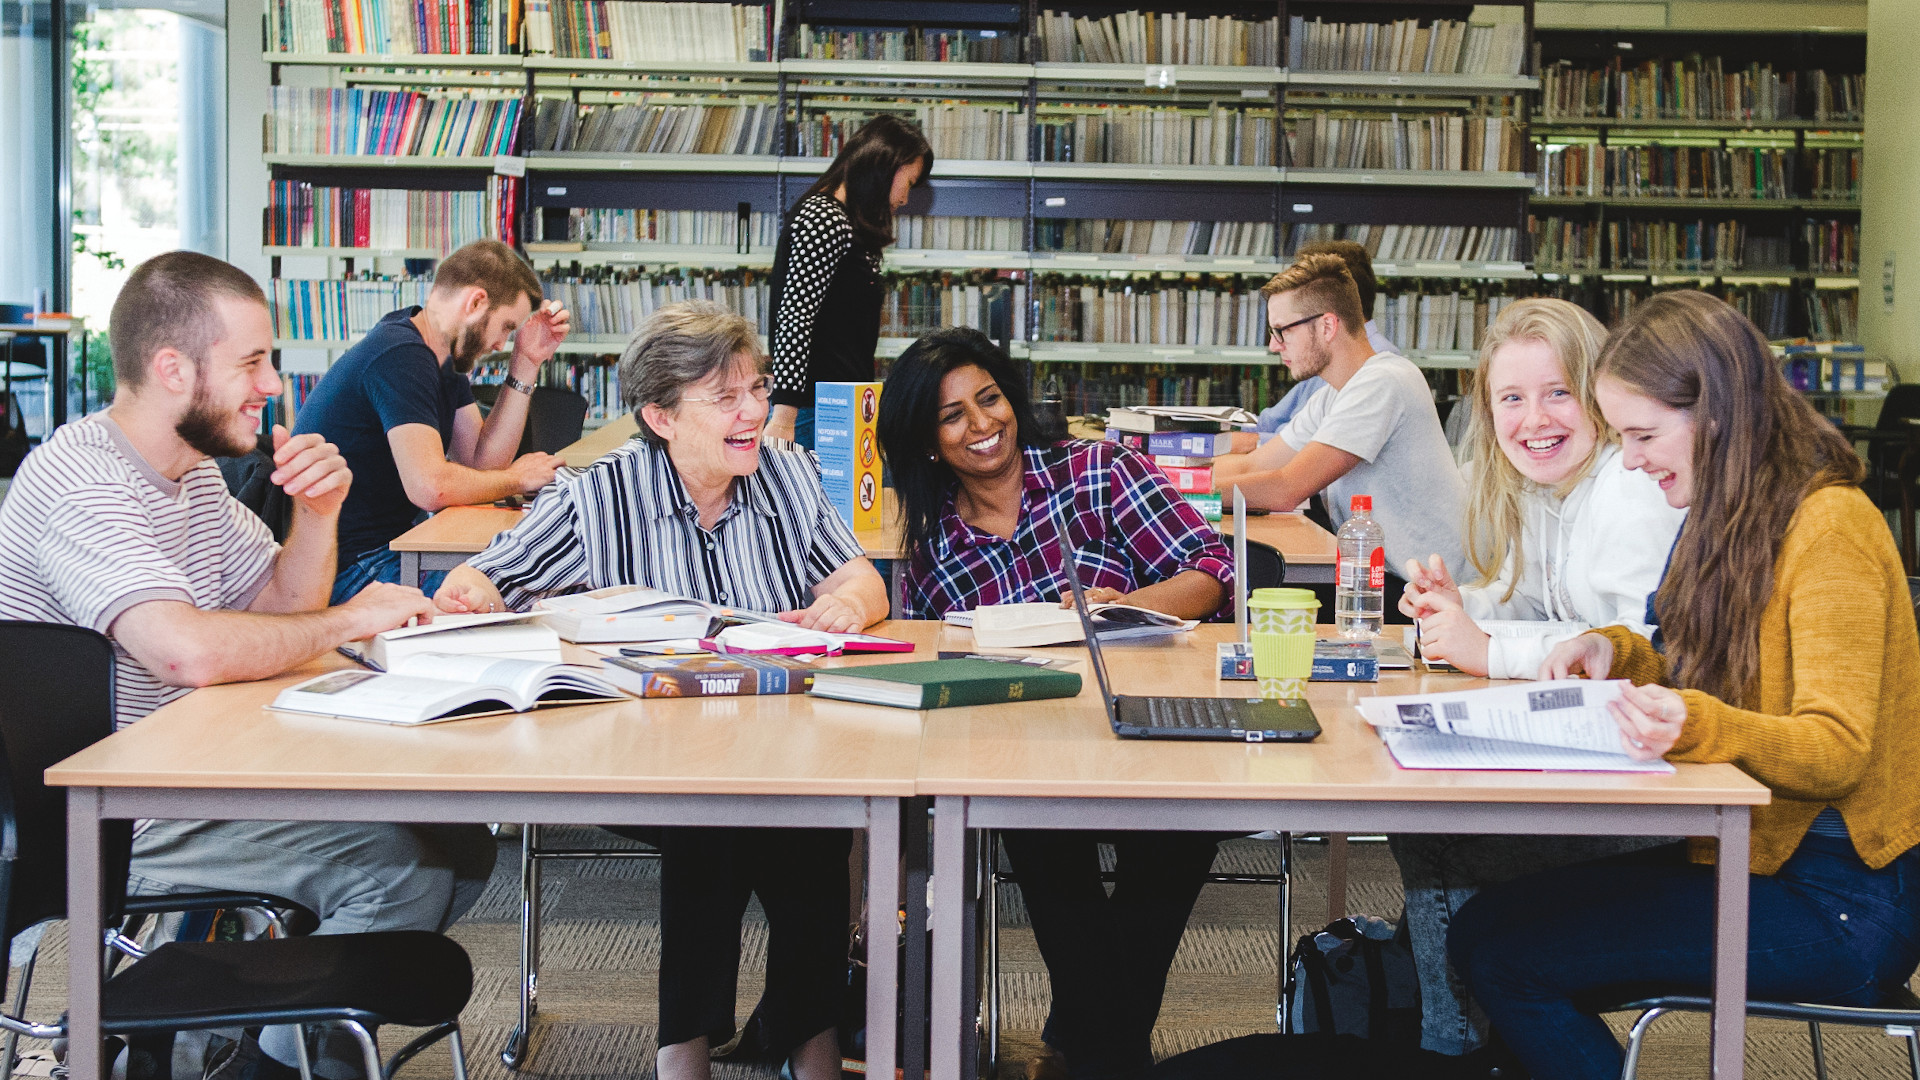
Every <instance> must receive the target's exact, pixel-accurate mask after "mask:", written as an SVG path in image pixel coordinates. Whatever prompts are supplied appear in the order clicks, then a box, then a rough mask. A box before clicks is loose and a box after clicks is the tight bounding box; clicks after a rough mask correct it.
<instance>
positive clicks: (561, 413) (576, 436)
mask: <svg viewBox="0 0 1920 1080" xmlns="http://www.w3.org/2000/svg"><path fill="white" fill-rule="evenodd" d="M586 426H587V399H586V398H585V397H583V396H581V394H580V393H579V392H578V391H574V390H567V389H565V388H562V387H558V386H536V387H534V388H533V400H531V401H529V402H528V403H527V430H526V434H524V435H522V436H521V437H520V452H521V453H523V454H530V453H533V452H535V451H538V452H539V453H542V454H557V453H559V452H560V451H561V450H562V449H563V448H565V447H567V446H569V445H571V444H573V443H576V442H578V441H580V433H581V432H582V431H585V430H586Z"/></svg>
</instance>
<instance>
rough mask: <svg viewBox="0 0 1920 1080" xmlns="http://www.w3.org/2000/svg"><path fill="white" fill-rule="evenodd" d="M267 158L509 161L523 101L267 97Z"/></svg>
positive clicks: (301, 93) (405, 93) (407, 94)
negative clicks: (321, 156) (351, 156)
mask: <svg viewBox="0 0 1920 1080" xmlns="http://www.w3.org/2000/svg"><path fill="white" fill-rule="evenodd" d="M268 95H269V97H268V101H267V117H266V120H267V122H266V147H265V149H266V152H267V153H269V154H276V153H277V154H368V155H380V156H383V157H384V156H391V155H401V156H405V155H417V156H430V157H495V156H498V155H501V154H511V153H513V148H514V137H515V136H516V135H518V134H519V131H520V104H521V99H520V98H519V97H518V96H515V97H497V96H496V97H485V96H453V95H450V94H446V93H435V94H431V95H428V94H420V93H414V92H413V91H410V90H360V89H353V90H319V89H307V88H303V87H297V86H275V87H271V88H269V90H268Z"/></svg>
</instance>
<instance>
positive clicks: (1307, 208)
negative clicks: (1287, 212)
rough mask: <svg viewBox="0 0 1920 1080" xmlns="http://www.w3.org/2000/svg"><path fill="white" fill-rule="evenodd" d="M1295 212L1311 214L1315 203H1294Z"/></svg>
mask: <svg viewBox="0 0 1920 1080" xmlns="http://www.w3.org/2000/svg"><path fill="white" fill-rule="evenodd" d="M1293 212H1294V213H1296V214H1311V213H1313V204H1312V203H1310V202H1297V203H1294V204H1293Z"/></svg>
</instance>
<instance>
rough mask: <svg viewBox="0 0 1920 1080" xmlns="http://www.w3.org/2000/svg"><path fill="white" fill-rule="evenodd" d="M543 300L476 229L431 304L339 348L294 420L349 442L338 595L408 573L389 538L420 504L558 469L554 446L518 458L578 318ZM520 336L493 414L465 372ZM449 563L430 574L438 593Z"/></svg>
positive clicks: (442, 269)
mask: <svg viewBox="0 0 1920 1080" xmlns="http://www.w3.org/2000/svg"><path fill="white" fill-rule="evenodd" d="M568 325H569V323H568V315H567V310H566V309H565V308H563V307H561V306H560V305H558V304H543V301H542V298H541V293H540V279H539V278H537V277H535V276H534V274H533V269H532V268H531V267H529V266H528V265H527V264H526V262H525V261H524V260H522V259H521V258H520V257H519V256H518V255H516V254H514V251H513V249H512V248H510V247H508V246H507V245H505V244H503V243H501V242H499V241H498V240H479V241H475V242H474V243H471V244H468V245H467V246H465V247H463V248H461V249H460V250H458V251H456V252H454V253H453V254H451V255H449V256H447V257H446V258H445V259H442V260H440V265H439V267H438V268H437V269H436V270H435V272H434V275H433V289H432V291H431V292H429V293H428V294H427V303H426V306H424V307H407V308H402V309H400V310H399V311H395V312H393V313H391V314H389V315H387V316H386V317H385V318H383V319H381V320H380V321H379V322H378V323H377V324H375V325H374V328H373V329H372V330H370V331H368V333H367V336H366V337H364V338H362V339H360V341H359V342H358V343H357V344H355V345H354V346H353V347H352V348H350V349H348V350H347V351H346V352H344V353H341V354H340V358H339V359H338V360H336V361H334V364H333V367H331V368H329V369H328V370H327V375H326V377H325V378H323V379H321V380H320V385H318V386H316V387H314V390H313V393H312V394H310V395H309V396H308V397H307V402H306V404H305V405H303V406H301V408H300V412H299V415H298V416H296V417H295V418H294V419H295V430H296V431H299V432H302V433H306V432H313V433H316V434H319V435H321V436H323V437H325V438H326V439H328V440H330V441H331V442H333V443H334V444H336V445H338V446H339V447H340V453H341V456H343V457H345V458H346V459H347V464H348V465H349V466H350V467H351V468H352V469H353V475H354V485H353V493H352V494H350V495H349V496H347V501H346V505H345V506H343V507H342V508H341V511H340V572H339V575H338V576H337V577H336V578H335V579H334V584H333V602H334V603H336V604H337V603H341V602H343V601H345V600H346V599H347V598H348V597H351V596H353V595H354V594H355V593H357V592H359V591H360V590H361V589H363V588H365V587H366V586H367V585H368V583H370V582H375V581H385V582H397V581H399V580H400V556H399V554H398V553H397V552H393V551H390V550H388V548H387V545H388V544H389V543H391V542H392V541H393V539H394V538H395V537H397V536H399V535H400V534H401V533H403V532H406V531H407V530H408V529H409V528H411V527H412V526H413V523H414V522H415V521H416V520H417V519H418V518H419V517H420V516H421V512H422V511H425V512H426V513H433V512H435V511H438V510H441V509H443V508H445V507H449V506H465V505H468V504H471V503H490V502H493V501H494V500H495V499H502V498H505V497H507V496H508V495H527V494H532V493H533V492H536V491H539V490H540V489H541V488H543V487H545V486H547V485H548V484H550V483H552V482H553V472H554V469H556V468H557V467H559V465H560V464H561V460H560V458H558V457H556V456H554V455H552V454H540V453H534V454H524V455H522V456H521V457H519V458H517V459H516V458H515V457H514V456H513V455H514V451H515V450H517V449H519V446H520V433H521V431H522V430H524V428H525V427H526V422H527V401H528V399H529V398H530V397H531V396H532V394H533V381H534V379H535V378H536V377H537V376H538V375H539V372H540V365H542V364H544V363H546V362H547V361H548V360H550V359H552V358H553V354H554V351H555V350H556V349H557V348H558V347H559V345H560V342H561V341H563V340H565V338H566V336H567V329H568ZM509 336H512V338H513V360H512V362H511V366H510V368H509V370H508V374H507V380H506V382H505V383H504V384H502V386H501V388H500V397H499V400H498V401H496V402H495V403H494V406H493V410H492V411H491V412H490V413H488V414H487V416H486V419H485V420H484V421H483V420H482V419H481V416H480V406H479V405H477V404H475V403H474V399H473V386H472V384H471V383H469V382H468V381H467V373H468V372H470V371H472V370H473V365H474V363H475V362H477V361H478V360H479V359H480V358H481V357H482V356H485V355H487V354H489V353H494V352H499V351H501V350H502V349H504V348H506V346H507V338H508V337H509ZM445 576H446V575H445V572H444V571H440V572H435V573H430V574H425V575H422V580H421V582H420V584H421V587H422V588H423V589H425V590H426V591H427V593H428V595H432V593H433V591H434V590H435V589H436V588H438V587H439V584H440V579H441V578H443V577H445Z"/></svg>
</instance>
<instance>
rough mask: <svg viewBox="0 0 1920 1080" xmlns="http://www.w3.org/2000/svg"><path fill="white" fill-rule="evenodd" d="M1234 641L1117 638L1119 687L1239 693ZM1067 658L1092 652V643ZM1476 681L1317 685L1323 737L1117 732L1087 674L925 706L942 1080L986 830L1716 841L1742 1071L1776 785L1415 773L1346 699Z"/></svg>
mask: <svg viewBox="0 0 1920 1080" xmlns="http://www.w3.org/2000/svg"><path fill="white" fill-rule="evenodd" d="M1232 632H1233V628H1232V627H1228V626H1222V625H1206V626H1202V627H1201V628H1200V629H1199V630H1197V631H1195V632H1194V633H1192V634H1188V635H1184V636H1183V637H1182V638H1181V639H1179V640H1177V641H1174V642H1170V643H1163V644H1158V645H1135V646H1108V647H1106V648H1105V649H1104V650H1103V651H1104V653H1105V654H1106V657H1107V663H1108V665H1109V670H1110V674H1111V675H1112V676H1113V678H1114V679H1115V682H1116V685H1115V686H1114V688H1113V689H1114V691H1115V692H1116V693H1136V694H1141V693H1144V694H1192V695H1203V696H1241V695H1244V694H1246V693H1248V692H1249V687H1250V685H1251V684H1248V683H1244V682H1223V681H1220V680H1218V679H1216V678H1215V677H1214V674H1213V672H1214V671H1215V670H1216V668H1215V662H1214V644H1215V643H1216V642H1218V641H1222V640H1228V639H1229V638H1230V636H1231V634H1232ZM946 638H947V639H948V640H949V644H946V645H943V646H942V647H943V648H966V647H967V646H968V644H969V643H970V641H971V634H970V633H968V632H966V631H960V630H949V631H947V632H946ZM1040 651H1042V652H1052V651H1053V650H1040ZM1058 652H1059V655H1061V656H1066V657H1073V658H1076V659H1080V660H1083V661H1084V660H1085V658H1086V653H1085V651H1084V650H1083V649H1063V650H1059V651H1058ZM1080 670H1082V671H1083V672H1085V671H1086V668H1085V666H1084V665H1083V666H1082V668H1081V669H1080ZM1478 682H1480V680H1474V679H1471V678H1469V677H1467V676H1463V675H1437V674H1424V673H1422V674H1413V673H1406V672H1399V673H1389V675H1388V676H1387V677H1386V678H1383V679H1382V681H1381V682H1379V683H1377V684H1372V683H1313V684H1312V685H1311V687H1310V689H1309V693H1308V697H1309V699H1310V700H1311V701H1312V702H1313V703H1314V706H1315V710H1316V711H1317V712H1318V713H1319V718H1320V723H1321V725H1322V726H1323V727H1324V728H1325V734H1323V735H1322V736H1321V737H1320V738H1319V739H1318V740H1317V741H1315V742H1313V743H1311V744H1286V743H1266V744H1260V745H1254V744H1239V743H1223V742H1208V743H1200V742H1193V743H1184V742H1173V741H1161V740H1131V739H1128V740H1122V739H1117V738H1115V737H1114V736H1113V734H1112V732H1111V729H1110V728H1109V726H1108V722H1107V718H1106V714H1105V711H1104V710H1103V708H1102V707H1101V704H1100V699H1099V697H1098V696H1097V695H1098V693H1099V691H1098V688H1097V684H1096V683H1095V681H1094V679H1093V678H1092V675H1091V672H1086V678H1085V682H1084V688H1083V690H1082V692H1081V694H1080V696H1079V697H1077V698H1073V699H1061V700H1052V701H1040V702H1034V703H1031V704H1028V705H1025V706H1022V707H1019V708H1007V707H995V708H979V709H943V710H934V711H931V712H928V713H927V714H926V725H925V728H924V730H923V732H922V736H921V748H920V766H919V779H918V780H917V782H916V789H917V790H918V791H919V793H920V794H921V795H923V796H925V795H931V796H933V797H934V867H933V880H934V883H935V888H936V894H935V896H934V899H933V918H934V931H933V947H934V961H933V987H934V991H933V993H934V998H933V1031H932V1035H931V1037H930V1045H931V1046H932V1048H933V1058H932V1065H933V1077H934V1080H960V1077H962V1076H963V1075H970V1073H968V1072H967V1070H966V1068H965V1067H964V1064H963V1063H966V1064H970V1063H971V1062H973V1061H974V1060H975V1058H974V1055H973V1048H972V1047H971V1045H970V1041H971V1038H972V1036H973V1024H972V1023H971V1018H972V1016H973V1015H974V1002H975V1000H976V998H975V997H974V996H973V995H972V994H971V993H970V992H969V991H970V990H971V989H972V988H973V987H975V985H976V981H975V978H974V972H973V970H972V964H973V956H974V949H973V944H974V943H973V940H972V927H973V926H974V925H975V920H974V919H973V918H972V912H973V907H972V905H973V904H974V903H976V902H977V900H978V897H977V896H976V895H975V890H976V889H977V887H978V882H979V880H980V878H979V877H977V876H976V874H975V873H974V869H975V868H974V867H973V866H972V865H970V856H971V855H973V854H975V853H976V851H977V842H976V840H975V836H976V832H975V831H976V830H981V829H1032V828H1057V829H1189V830H1201V831H1212V832H1254V831H1258V830H1263V829H1276V830H1289V831H1294V832H1328V833H1348V832H1399V833H1431V832H1463V833H1510V834H1517V835H1543V834H1544V835H1556V834H1565V835H1601V836H1627V835H1642V836H1712V837H1715V838H1717V839H1718V841H1719V844H1720V858H1719V871H1718V873H1717V875H1716V883H1717V893H1716V896H1717V899H1718V907H1717V911H1716V915H1717V918H1716V924H1715V925H1716V932H1715V942H1714V945H1715V949H1716V957H1717V959H1716V962H1715V981H1714V990H1715V996H1716V1001H1718V1002H1720V1003H1722V1004H1721V1005H1720V1006H1719V1007H1717V1008H1716V1009H1715V1010H1714V1015H1713V1065H1714V1069H1713V1075H1714V1076H1715V1077H1716V1078H1721V1080H1724V1078H1728V1077H1738V1076H1739V1075H1740V1072H1741V1051H1742V1038H1743V1031H1744V1025H1745V1014H1744V1012H1743V1002H1744V999H1745V990H1746V940H1747V865H1748V862H1747V860H1748V816H1749V807H1752V806H1756V805H1761V804H1764V803H1766V802H1767V801H1768V800H1769V798H1770V796H1769V793H1768V790H1767V789H1766V788H1765V787H1764V786H1762V785H1761V784H1759V783H1758V782H1756V781H1754V780H1753V779H1752V778H1751V777H1749V776H1747V775H1746V774H1745V773H1742V772H1740V771H1739V770H1738V769H1736V768H1734V767H1733V766H1731V765H1680V766H1679V767H1678V768H1679V771H1678V772H1677V773H1675V774H1674V775H1671V776H1661V775H1647V774H1626V773H1528V772H1428V771H1413V770H1404V769H1400V768H1399V767H1398V766H1396V765H1395V764H1394V762H1393V759H1392V756H1391V755H1390V754H1389V753H1388V752H1387V750H1386V747H1385V745H1384V744H1383V743H1382V742H1381V741H1380V739H1379V737H1378V736H1377V735H1375V734H1374V733H1373V732H1372V731H1371V729H1369V728H1368V726H1367V724H1366V722H1365V721H1364V720H1362V719H1361V718H1360V715H1359V713H1358V712H1357V711H1356V710H1355V709H1354V708H1353V707H1352V703H1353V702H1354V701H1355V700H1357V699H1358V698H1359V697H1361V696H1364V695H1374V694H1406V693H1418V692H1421V691H1423V690H1435V689H1441V688H1449V689H1459V688H1465V687H1468V686H1472V685H1475V684H1477V683H1478Z"/></svg>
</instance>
